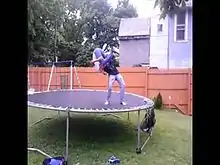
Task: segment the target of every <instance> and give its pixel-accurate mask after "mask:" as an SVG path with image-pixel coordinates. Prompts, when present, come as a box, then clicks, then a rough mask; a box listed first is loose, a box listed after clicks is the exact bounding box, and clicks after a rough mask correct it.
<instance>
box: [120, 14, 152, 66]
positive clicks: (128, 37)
mask: <svg viewBox="0 0 220 165" xmlns="http://www.w3.org/2000/svg"><path fill="white" fill-rule="evenodd" d="M118 38H119V51H120V60H119V65H120V66H134V65H137V64H149V55H150V19H149V18H125V19H121V21H120V27H119V35H118Z"/></svg>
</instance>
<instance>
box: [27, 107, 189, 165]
mask: <svg viewBox="0 0 220 165" xmlns="http://www.w3.org/2000/svg"><path fill="white" fill-rule="evenodd" d="M143 115H144V111H143V113H142V118H143ZM28 116H29V117H28V125H29V127H28V147H35V148H39V149H41V150H42V151H44V152H46V153H48V154H49V155H51V156H64V155H65V131H66V129H65V128H66V120H65V114H62V113H61V116H60V117H58V115H57V112H53V111H45V110H39V109H32V108H29V113H28ZM120 116H122V119H117V118H114V117H111V116H107V117H103V116H100V115H86V114H85V115H79V114H71V120H70V139H69V165H74V164H78V165H105V164H106V160H107V159H108V157H109V156H111V155H115V156H117V157H119V158H120V159H121V164H122V165H135V164H138V165H191V164H192V149H191V148H192V128H191V127H192V125H191V124H192V118H191V117H189V116H184V115H182V114H180V113H177V112H173V111H165V110H162V111H158V110H157V111H156V119H157V123H156V126H155V129H154V132H153V137H152V138H151V139H150V141H149V142H148V144H147V145H146V146H145V148H144V150H143V151H142V154H139V155H137V154H136V152H135V149H136V137H137V132H136V131H135V128H136V124H137V113H136V112H134V113H130V122H129V121H128V120H127V114H121V115H120ZM43 117H53V118H54V119H52V120H48V121H43V122H42V123H39V124H37V125H34V126H32V127H30V125H31V124H32V123H34V122H36V121H38V120H39V119H41V118H43ZM141 138H142V139H143V140H144V138H146V134H144V133H143V134H141ZM43 159H44V157H43V156H42V155H40V154H38V153H34V152H29V153H28V164H29V165H42V161H43Z"/></svg>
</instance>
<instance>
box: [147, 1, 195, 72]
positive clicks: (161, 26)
mask: <svg viewBox="0 0 220 165" xmlns="http://www.w3.org/2000/svg"><path fill="white" fill-rule="evenodd" d="M186 5H187V6H186V8H182V9H181V10H180V11H179V12H177V13H176V14H169V15H167V16H166V17H165V19H161V20H160V19H159V17H160V11H159V9H158V8H157V9H155V10H154V11H153V12H152V15H151V34H150V41H151V42H150V65H151V66H157V67H159V68H191V67H192V0H189V1H188V2H187V3H186Z"/></svg>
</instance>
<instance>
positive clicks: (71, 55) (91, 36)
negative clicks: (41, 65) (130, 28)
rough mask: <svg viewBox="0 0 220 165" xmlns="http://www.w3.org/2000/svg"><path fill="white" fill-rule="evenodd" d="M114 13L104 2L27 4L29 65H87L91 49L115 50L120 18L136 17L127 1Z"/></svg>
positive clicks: (42, 0) (46, 0) (75, 0)
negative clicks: (108, 47) (60, 62)
mask: <svg viewBox="0 0 220 165" xmlns="http://www.w3.org/2000/svg"><path fill="white" fill-rule="evenodd" d="M119 2H120V5H118V7H117V8H116V10H114V9H113V8H112V7H111V5H110V4H109V3H108V1H107V0H35V1H31V0H29V1H28V48H29V52H28V54H29V62H47V61H53V60H54V59H55V58H54V57H55V56H57V57H58V60H74V62H75V63H74V64H75V65H76V66H89V61H90V60H91V57H92V56H91V54H92V51H93V50H94V48H95V47H102V45H103V44H104V43H107V44H109V45H111V46H116V47H118V39H117V36H118V30H119V23H120V18H128V17H136V16H137V12H136V9H135V8H134V7H133V6H132V5H130V4H129V1H127V0H124V1H119Z"/></svg>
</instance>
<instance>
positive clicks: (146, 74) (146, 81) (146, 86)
mask: <svg viewBox="0 0 220 165" xmlns="http://www.w3.org/2000/svg"><path fill="white" fill-rule="evenodd" d="M148 78H149V77H148V68H147V67H146V70H145V84H144V96H145V97H148Z"/></svg>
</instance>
